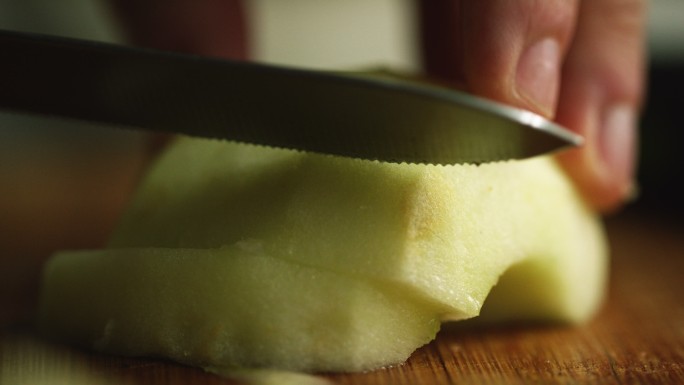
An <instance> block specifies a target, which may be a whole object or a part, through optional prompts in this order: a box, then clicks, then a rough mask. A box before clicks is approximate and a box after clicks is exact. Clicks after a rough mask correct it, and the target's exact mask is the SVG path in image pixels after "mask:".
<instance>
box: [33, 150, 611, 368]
mask: <svg viewBox="0 0 684 385" xmlns="http://www.w3.org/2000/svg"><path fill="white" fill-rule="evenodd" d="M606 255H607V252H606V247H605V241H604V236H603V233H602V229H601V226H600V223H599V221H598V219H597V218H596V216H595V215H594V213H592V212H591V211H590V210H589V209H588V208H587V207H586V206H585V205H584V203H583V201H582V200H581V198H580V197H579V195H578V194H577V192H576V191H575V190H574V188H573V186H572V185H571V183H570V182H569V181H568V180H567V179H566V177H565V176H564V175H563V173H562V172H561V171H560V170H559V168H558V167H557V165H556V164H555V163H554V162H553V160H552V159H551V158H538V159H532V160H526V161H520V162H504V163H497V164H488V165H480V166H475V165H462V166H426V165H407V164H401V165H398V164H385V163H379V162H370V161H361V160H351V159H343V158H337V157H331V156H322V155H312V154H305V153H299V152H294V151H286V150H273V149H265V148H261V147H256V146H249V145H240V144H230V143H225V142H217V141H208V140H199V139H184V140H181V141H179V142H178V143H177V144H175V145H174V146H173V147H172V148H171V149H170V150H169V151H168V152H167V153H166V154H165V155H164V156H163V157H162V158H161V159H160V160H159V162H158V163H157V165H156V166H155V167H154V168H153V169H152V170H151V172H150V174H149V175H148V176H147V178H146V180H145V181H144V183H143V184H142V186H141V188H140V190H139V192H138V194H137V195H136V197H135V198H134V200H133V202H132V204H131V206H130V208H129V210H128V211H127V213H126V214H125V215H124V217H123V219H122V221H121V224H120V226H119V227H118V229H117V230H116V231H115V233H114V235H113V236H112V239H111V242H110V245H109V247H108V249H106V250H99V251H98V250H96V251H81V252H66V253H62V254H59V255H57V256H56V257H55V258H53V259H52V261H51V262H50V263H49V265H48V267H47V268H46V274H45V284H44V290H43V299H42V304H41V311H40V317H39V321H40V322H39V325H40V327H41V329H42V330H44V331H45V332H46V333H48V334H50V335H53V336H55V337H58V338H63V339H66V340H70V341H74V342H78V343H81V344H85V345H87V346H90V347H93V348H95V349H98V350H102V351H110V352H116V353H121V354H130V355H161V356H166V357H170V358H172V359H175V360H178V361H181V362H184V363H188V364H193V365H199V366H219V367H220V366H240V367H273V368H280V369H292V370H303V371H358V370H368V369H372V368H377V367H381V366H385V365H390V364H395V363H398V362H402V361H403V360H405V359H406V358H407V357H408V356H409V355H410V353H411V352H412V351H413V350H415V349H416V348H417V347H419V346H421V345H423V344H425V343H427V342H428V341H429V340H431V339H432V338H434V335H435V333H436V331H437V329H438V328H439V322H440V321H444V320H458V319H465V318H471V317H474V316H477V315H478V314H479V313H480V310H481V308H482V306H483V303H484V302H485V299H486V298H487V296H488V294H489V293H490V291H491V290H492V288H493V287H494V286H495V285H496V284H497V282H498V281H499V280H501V285H502V286H501V287H503V289H505V290H495V291H494V296H493V297H492V298H490V299H488V305H487V307H486V310H487V311H486V314H485V315H486V317H487V318H489V319H493V320H502V319H504V320H505V319H542V320H563V321H571V322H580V321H583V320H586V319H587V318H588V317H590V316H591V315H592V314H593V313H594V312H595V310H596V309H597V307H598V305H599V304H600V302H601V299H602V297H603V293H604V286H605V278H606V260H607V258H606ZM507 271H508V273H507Z"/></svg>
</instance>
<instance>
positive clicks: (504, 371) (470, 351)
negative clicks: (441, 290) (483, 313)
mask: <svg viewBox="0 0 684 385" xmlns="http://www.w3.org/2000/svg"><path fill="white" fill-rule="evenodd" d="M608 229H609V236H610V240H611V244H612V247H613V262H612V264H613V269H612V281H611V287H610V295H609V299H608V301H607V303H606V304H605V306H604V307H603V309H602V311H601V312H600V313H599V314H598V316H597V317H596V318H595V319H594V320H593V321H591V322H590V323H588V324H587V325H584V326H580V327H572V326H559V325H509V326H506V327H491V328H477V329H475V328H472V327H466V326H463V325H459V324H455V325H446V326H445V327H444V328H443V330H442V331H441V332H440V333H439V335H438V337H437V339H436V340H435V341H434V342H433V343H431V344H429V345H427V346H425V347H424V348H422V349H420V350H419V351H417V352H416V353H415V354H414V355H413V356H412V357H411V359H410V360H409V361H408V362H407V363H406V364H404V365H401V366H397V367H393V368H388V369H383V370H377V371H374V372H370V373H362V374H334V375H324V376H322V377H323V378H325V379H328V380H330V381H331V382H332V383H335V384H397V385H399V384H531V383H540V384H542V383H543V384H576V383H601V384H678V383H681V384H684V236H683V235H684V228H680V227H676V226H675V225H665V224H658V223H657V222H654V221H648V220H644V219H643V218H636V219H635V218H625V217H623V218H617V219H613V220H610V221H609V222H608ZM60 381H61V382H60ZM57 383H63V384H81V383H82V384H234V383H236V382H235V381H231V380H228V379H225V378H221V377H218V376H216V375H213V374H210V373H205V372H203V371H202V370H200V369H196V368H190V367H184V366H181V365H177V364H174V363H171V362H166V361H161V360H154V359H131V358H121V357H113V356H107V355H100V354H93V353H89V352H85V351H81V350H78V349H74V348H71V347H67V346H61V345H54V344H50V343H47V342H45V341H43V340H41V339H40V338H38V337H37V336H35V335H34V334H33V333H32V331H31V330H30V328H21V329H13V330H5V331H3V332H2V333H1V334H0V384H2V385H14V384H57Z"/></svg>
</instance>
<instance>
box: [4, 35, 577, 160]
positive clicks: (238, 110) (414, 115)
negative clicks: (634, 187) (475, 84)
mask: <svg viewBox="0 0 684 385" xmlns="http://www.w3.org/2000/svg"><path fill="white" fill-rule="evenodd" d="M0 52H2V55H3V58H2V60H0V108H1V109H5V110H9V111H15V112H20V113H28V114H45V115H52V116H56V117H61V118H67V119H80V120H87V121H95V122H101V123H105V124H109V125H114V126H121V127H128V128H142V129H147V130H152V131H161V132H170V133H180V134H186V135H192V136H200V137H209V138H221V139H228V140H233V141H239V142H246V143H253V144H259V145H267V146H273V147H282V148H291V149H297V150H304V151H311V152H317V153H325V154H333V155H341V156H347V157H355V158H362V159H371V160H380V161H389V162H408V163H434V164H457V163H485V162H492V161H501V160H509V159H522V158H526V157H530V156H535V155H539V154H544V153H548V152H551V151H556V150H559V149H561V148H564V147H568V146H576V145H579V144H580V143H581V141H582V138H581V137H579V136H577V135H575V134H573V133H572V132H570V131H568V130H566V129H564V128H562V127H561V126H559V125H557V124H555V123H553V122H551V121H549V120H547V119H545V118H543V117H542V116H540V115H537V114H534V113H532V112H529V111H525V110H521V109H516V108H513V107H510V106H506V105H502V104H499V103H496V102H493V101H490V100H486V99H482V98H477V97H474V96H472V95H469V94H466V93H462V92H458V91H454V90H450V89H446V88H440V87H434V86H426V85H418V84H415V83H412V82H406V81H402V80H398V79H388V78H382V79H370V78H368V77H359V76H353V75H341V74H339V73H328V72H322V71H321V72H319V71H308V70H301V69H294V68H285V67H277V66H270V65H261V64H253V63H245V62H235V61H226V60H219V59H211V58H204V57H199V56H193V55H185V54H177V53H169V52H161V51H154V50H147V49H139V48H132V47H126V46H121V45H114V44H107V43H99V42H90V41H83V40H77V39H70V38H61V37H53V36H44V35H36V34H27V33H19V32H12V31H0Z"/></svg>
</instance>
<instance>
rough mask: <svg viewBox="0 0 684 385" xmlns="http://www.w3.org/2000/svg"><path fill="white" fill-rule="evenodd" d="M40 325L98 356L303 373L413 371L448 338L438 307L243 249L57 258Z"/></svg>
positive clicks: (113, 252)
mask: <svg viewBox="0 0 684 385" xmlns="http://www.w3.org/2000/svg"><path fill="white" fill-rule="evenodd" d="M39 319H40V323H39V327H40V328H41V329H42V330H46V331H48V332H49V333H50V334H52V335H55V336H59V337H60V338H62V339H66V340H68V341H72V342H75V343H78V344H81V345H84V346H86V347H89V348H94V349H96V350H100V351H106V352H113V353H119V354H126V355H133V356H164V357H169V358H171V359H173V360H176V361H179V362H182V363H186V364H190V365H196V366H203V367H206V366H238V367H248V368H249V367H276V368H280V369H288V370H304V371H362V370H367V369H373V368H377V367H380V366H384V365H387V364H390V363H399V362H403V361H404V360H406V359H407V358H408V357H409V355H410V354H411V353H412V352H413V351H414V350H415V349H416V348H417V347H418V346H421V345H423V344H426V343H428V342H429V341H430V340H432V339H433V338H434V337H435V334H436V333H437V330H439V319H438V317H437V312H436V311H435V309H434V307H432V308H431V307H430V306H429V305H428V304H425V303H422V302H421V301H416V300H415V299H413V298H411V297H406V296H402V295H400V294H398V293H393V292H392V291H391V290H383V289H382V288H378V287H377V285H375V284H374V283H373V282H370V281H368V280H364V279H360V278H353V277H348V276H345V275H342V274H336V273H333V272H328V271H323V270H320V269H316V268H312V267H307V266H302V265H299V264H296V263H292V262H287V261H282V260H278V259H274V258H270V257H267V256H264V255H263V253H261V252H260V251H259V250H258V247H255V246H254V245H248V244H240V243H238V244H237V245H234V246H228V247H222V248H216V249H159V248H139V249H112V250H100V251H84V252H72V253H65V254H61V255H58V256H57V257H55V258H53V259H52V260H51V261H50V262H49V264H48V266H47V268H46V279H45V281H44V291H43V306H42V307H41V314H40V317H39Z"/></svg>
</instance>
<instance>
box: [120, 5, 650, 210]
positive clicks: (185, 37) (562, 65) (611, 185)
mask: <svg viewBox="0 0 684 385" xmlns="http://www.w3.org/2000/svg"><path fill="white" fill-rule="evenodd" d="M112 1H113V2H114V4H115V5H116V6H117V7H116V9H118V10H119V11H120V12H119V13H120V14H121V16H122V17H121V19H122V21H124V22H125V24H126V25H127V27H128V29H127V30H128V31H129V32H130V37H131V38H132V40H133V41H134V42H137V43H139V44H142V45H146V46H152V47H156V48H165V49H175V50H181V51H186V52H194V53H201V54H208V55H214V56H223V57H231V58H245V57H246V56H247V39H246V33H245V30H246V28H245V21H244V18H243V17H242V12H241V11H242V9H241V2H240V1H239V0H208V1H203V2H187V1H184V0H171V1H164V0H147V1H139V0H112ZM419 5H420V7H419V10H420V11H421V12H420V16H421V21H422V31H421V32H422V43H423V50H424V58H425V63H424V64H425V69H426V71H427V73H428V75H431V76H434V77H436V78H441V79H443V80H447V81H449V82H452V83H456V84H459V85H461V86H463V87H464V88H465V89H466V90H467V91H470V92H472V93H474V94H478V95H481V96H485V97H488V98H491V99H495V100H499V101H501V102H504V103H507V104H511V105H514V106H518V107H522V108H525V109H529V110H532V111H535V112H537V113H540V114H542V115H544V116H546V117H548V118H552V119H554V120H555V121H557V122H558V123H560V124H561V125H563V126H565V127H567V128H569V129H570V130H572V131H575V132H577V133H578V134H580V135H582V136H583V137H584V138H585V139H586V143H585V145H584V146H583V147H582V148H580V149H575V150H571V151H567V152H565V153H562V154H560V155H559V160H560V162H561V164H562V165H563V166H564V167H565V169H566V170H567V172H568V174H569V175H570V176H571V177H572V178H573V180H574V181H575V182H576V184H577V186H578V188H579V190H580V191H581V192H582V193H583V195H584V196H585V198H586V199H587V201H588V202H589V203H590V204H591V205H592V206H593V207H594V208H596V209H598V210H601V211H610V210H614V209H616V208H618V207H619V206H620V205H621V204H622V203H623V202H624V201H625V199H628V198H629V197H630V195H631V194H632V193H633V189H634V185H633V183H634V182H633V177H634V175H633V174H634V167H635V160H636V141H637V138H636V137H637V129H636V125H637V119H638V114H639V110H640V107H641V99H642V96H643V89H644V76H643V74H644V62H645V57H644V39H645V31H644V29H645V18H646V0H583V1H581V0H419Z"/></svg>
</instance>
